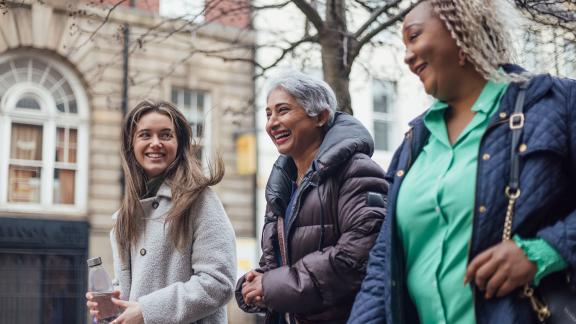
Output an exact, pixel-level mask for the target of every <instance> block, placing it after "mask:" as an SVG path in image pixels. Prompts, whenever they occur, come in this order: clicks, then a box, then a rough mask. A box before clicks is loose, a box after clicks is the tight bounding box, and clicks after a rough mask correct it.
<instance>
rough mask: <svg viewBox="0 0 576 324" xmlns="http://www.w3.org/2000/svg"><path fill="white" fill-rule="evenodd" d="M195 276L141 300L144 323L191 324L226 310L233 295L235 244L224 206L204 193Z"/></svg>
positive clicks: (195, 226)
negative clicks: (224, 308) (225, 306)
mask: <svg viewBox="0 0 576 324" xmlns="http://www.w3.org/2000/svg"><path fill="white" fill-rule="evenodd" d="M193 213H194V214H193V215H194V217H193V218H192V219H193V223H192V231H193V233H192V234H193V239H192V244H193V253H192V269H193V270H194V273H193V275H192V276H191V277H190V279H189V280H188V281H186V282H177V283H174V284H171V285H169V286H167V287H164V288H162V289H159V290H156V291H154V292H152V293H150V294H148V295H145V296H142V297H140V298H139V299H138V303H139V304H140V306H141V308H142V313H143V315H144V322H145V323H192V322H196V321H199V320H201V319H203V318H205V317H207V316H209V315H211V314H213V313H214V312H216V311H217V310H218V308H220V307H223V306H224V305H226V303H227V302H228V301H229V300H230V298H231V297H232V294H233V289H234V282H235V279H236V278H235V277H236V240H235V236H234V230H233V228H232V224H231V223H230V220H229V219H228V217H227V216H226V212H225V211H224V207H223V206H222V203H221V202H220V200H219V199H218V197H217V196H216V194H215V193H214V192H213V191H212V190H211V189H206V190H204V193H203V194H202V196H201V197H200V198H199V199H198V207H197V209H196V208H195V210H194V211H193Z"/></svg>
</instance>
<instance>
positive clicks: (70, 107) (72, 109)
mask: <svg viewBox="0 0 576 324" xmlns="http://www.w3.org/2000/svg"><path fill="white" fill-rule="evenodd" d="M68 112H69V113H71V114H77V113H78V107H77V106H76V100H72V101H70V102H69V103H68Z"/></svg>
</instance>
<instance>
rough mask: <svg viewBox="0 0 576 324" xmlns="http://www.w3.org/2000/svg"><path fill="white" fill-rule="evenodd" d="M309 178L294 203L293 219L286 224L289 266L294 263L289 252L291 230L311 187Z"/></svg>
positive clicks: (306, 178) (286, 250)
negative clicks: (305, 194)
mask: <svg viewBox="0 0 576 324" xmlns="http://www.w3.org/2000/svg"><path fill="white" fill-rule="evenodd" d="M308 178H309V177H308V176H307V177H305V178H304V179H303V180H302V183H303V184H304V185H303V186H302V188H300V190H298V196H297V197H296V202H295V203H294V209H293V210H292V217H290V222H288V224H286V225H285V226H286V229H285V232H286V234H285V235H284V240H285V242H284V253H285V254H286V260H287V261H288V263H289V264H287V265H292V261H291V258H290V253H289V250H290V248H289V247H288V242H289V241H290V239H289V238H290V228H291V227H292V223H294V219H296V215H298V212H299V211H300V201H301V200H302V196H303V195H304V193H305V192H306V190H308V187H310V181H308Z"/></svg>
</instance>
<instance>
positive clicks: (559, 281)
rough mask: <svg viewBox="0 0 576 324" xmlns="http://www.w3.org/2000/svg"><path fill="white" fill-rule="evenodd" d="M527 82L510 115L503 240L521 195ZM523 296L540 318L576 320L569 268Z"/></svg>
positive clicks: (551, 322) (555, 322) (560, 322)
mask: <svg viewBox="0 0 576 324" xmlns="http://www.w3.org/2000/svg"><path fill="white" fill-rule="evenodd" d="M527 86H528V83H527V82H524V83H522V84H521V85H520V91H519V93H518V97H517V98H516V104H515V106H514V113H513V114H512V115H511V116H510V122H509V126H510V130H511V132H512V146H511V149H510V181H509V182H508V186H507V187H506V190H505V192H504V193H505V194H506V197H507V198H508V208H507V210H506V219H505V220H504V232H503V234H502V240H503V241H506V240H510V237H511V233H512V218H513V214H514V204H515V203H516V200H517V199H518V197H520V157H519V156H518V144H519V141H520V133H521V132H522V128H524V113H523V112H522V110H523V108H524V96H525V94H526V88H527ZM521 296H522V297H524V298H529V300H530V304H531V305H532V308H533V309H534V311H535V312H536V315H537V317H538V320H539V321H540V322H541V323H545V324H576V292H575V291H573V290H571V288H570V282H569V276H568V275H567V273H566V272H560V273H555V274H551V275H549V276H547V277H545V278H543V279H542V280H541V281H540V284H539V285H538V287H532V286H530V285H526V286H524V289H523V290H522V292H521Z"/></svg>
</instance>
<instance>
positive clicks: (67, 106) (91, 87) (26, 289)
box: [0, 0, 255, 323]
mask: <svg viewBox="0 0 576 324" xmlns="http://www.w3.org/2000/svg"><path fill="white" fill-rule="evenodd" d="M108 2H110V1H108ZM131 2H132V3H133V4H134V3H135V6H134V7H135V8H132V7H127V6H118V7H117V8H114V10H110V8H111V7H110V6H108V7H101V6H100V2H99V1H92V2H88V1H87V2H86V3H75V2H70V1H64V0H45V1H37V0H19V1H13V2H10V1H8V2H2V5H3V6H0V11H3V12H2V15H0V323H81V322H85V321H86V320H87V319H86V309H85V306H84V302H85V301H84V298H83V296H84V292H85V289H86V286H85V283H86V274H87V272H86V263H85V260H86V258H88V257H91V256H102V258H103V261H104V263H105V264H106V266H107V268H108V269H109V270H110V271H111V264H112V259H111V252H110V243H109V240H108V234H109V231H110V229H111V227H112V225H113V221H112V219H111V215H112V213H114V211H115V210H117V208H118V207H119V203H120V199H121V196H122V171H121V166H120V158H119V149H120V125H121V121H122V118H123V114H124V110H125V109H130V107H133V106H134V105H135V104H136V103H137V102H138V101H139V100H141V99H143V98H156V99H163V100H169V101H173V102H175V103H176V104H178V105H179V107H180V108H181V109H183V111H184V113H185V114H186V115H187V117H188V118H189V121H190V123H191V125H192V128H193V129H194V132H195V136H196V137H197V138H196V139H197V141H198V143H200V145H202V152H203V153H202V159H203V160H204V161H205V163H208V161H210V160H211V159H213V158H214V157H215V156H217V155H220V156H221V157H222V158H223V160H224V162H225V165H226V176H225V178H224V180H223V181H222V182H221V183H220V184H219V185H218V186H217V187H216V188H215V190H216V191H217V193H218V194H219V196H220V198H221V200H222V202H223V204H224V207H225V208H226V211H227V212H228V215H229V217H230V219H231V221H232V223H233V225H234V228H235V230H236V234H237V236H239V237H254V230H255V229H254V213H255V203H254V191H255V189H254V186H255V180H254V179H255V178H254V176H252V175H241V174H239V173H238V172H236V168H235V166H236V159H237V156H236V153H235V146H234V140H235V136H237V134H238V132H239V130H242V129H253V128H254V117H253V113H251V112H252V111H253V109H252V108H251V107H250V102H251V98H252V97H253V92H254V83H253V67H252V65H251V64H250V63H248V61H249V60H251V59H252V58H253V55H254V53H253V50H252V48H253V43H254V39H255V36H254V32H253V31H252V30H250V29H244V30H242V31H240V30H239V28H237V27H233V26H224V25H222V24H217V23H214V24H205V26H202V27H198V26H195V25H193V24H191V23H187V22H178V21H167V20H163V19H161V18H160V17H159V16H158V15H157V10H158V1H157V0H156V1H145V2H146V5H142V4H139V2H140V1H131ZM143 2H144V1H143ZM70 3H73V4H72V5H71V4H70ZM126 3H128V2H126ZM126 35H128V38H126V37H125V36H126ZM125 40H128V41H127V42H126V44H127V47H126V49H127V51H125ZM225 48H228V49H227V50H223V49H225ZM228 57H230V58H231V57H234V58H236V59H234V60H232V59H228ZM238 58H241V59H240V60H238ZM126 62H127V64H126ZM126 66H127V68H126ZM125 85H127V87H125ZM125 89H127V91H126V92H125V91H124V90H125ZM125 93H127V96H125ZM125 103H126V104H125ZM247 111H248V112H250V113H246V112H247ZM238 316H240V315H238ZM235 317H236V316H234V315H232V316H231V318H232V320H231V322H232V323H234V322H236V323H245V322H246V321H245V320H244V319H241V318H240V317H236V318H238V319H237V320H234V318H235Z"/></svg>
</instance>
